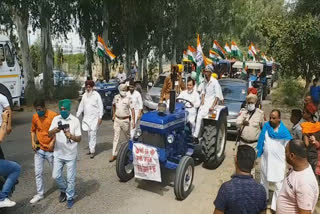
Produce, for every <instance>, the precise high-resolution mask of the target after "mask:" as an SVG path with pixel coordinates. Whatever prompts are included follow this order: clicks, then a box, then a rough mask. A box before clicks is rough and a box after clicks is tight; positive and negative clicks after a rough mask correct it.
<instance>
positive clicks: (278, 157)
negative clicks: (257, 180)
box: [261, 111, 289, 211]
mask: <svg viewBox="0 0 320 214" xmlns="http://www.w3.org/2000/svg"><path fill="white" fill-rule="evenodd" d="M269 123H270V125H271V126H272V128H273V129H274V132H278V130H279V127H280V115H279V112H278V111H273V112H271V114H270V121H269ZM261 134H263V133H261ZM288 142H289V140H288V139H275V138H271V137H270V136H269V133H268V131H266V132H265V140H264V146H263V153H262V156H261V184H262V185H263V186H264V188H265V190H266V193H267V199H269V183H273V184H274V187H275V188H274V193H273V197H272V202H271V209H272V210H274V211H276V203H277V198H278V196H279V193H280V190H281V188H282V184H283V179H284V177H285V170H286V156H285V147H286V144H287V143H288Z"/></svg>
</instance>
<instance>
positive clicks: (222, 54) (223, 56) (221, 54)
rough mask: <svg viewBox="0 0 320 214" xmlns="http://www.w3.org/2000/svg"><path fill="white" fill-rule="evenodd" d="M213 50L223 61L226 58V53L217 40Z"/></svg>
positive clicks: (214, 42)
mask: <svg viewBox="0 0 320 214" xmlns="http://www.w3.org/2000/svg"><path fill="white" fill-rule="evenodd" d="M213 50H214V51H215V52H217V53H218V54H219V55H220V56H221V58H222V59H225V58H226V51H225V50H224V49H223V48H222V47H221V46H220V45H219V43H218V41H217V40H214V41H213Z"/></svg>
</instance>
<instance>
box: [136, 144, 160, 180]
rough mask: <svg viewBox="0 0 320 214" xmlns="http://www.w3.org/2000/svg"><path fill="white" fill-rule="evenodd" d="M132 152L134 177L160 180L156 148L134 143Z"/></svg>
mask: <svg viewBox="0 0 320 214" xmlns="http://www.w3.org/2000/svg"><path fill="white" fill-rule="evenodd" d="M132 153H133V166H134V175H135V177H136V178H140V179H144V180H151V181H158V182H161V171H160V163H159V156H158V152H157V149H156V148H154V147H152V146H148V145H145V144H142V143H134V144H133V148H132Z"/></svg>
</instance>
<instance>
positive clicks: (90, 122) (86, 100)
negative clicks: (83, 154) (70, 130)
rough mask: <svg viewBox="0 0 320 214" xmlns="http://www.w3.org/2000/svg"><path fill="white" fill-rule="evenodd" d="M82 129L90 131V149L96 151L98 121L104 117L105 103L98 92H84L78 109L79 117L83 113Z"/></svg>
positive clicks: (92, 151)
mask: <svg viewBox="0 0 320 214" xmlns="http://www.w3.org/2000/svg"><path fill="white" fill-rule="evenodd" d="M82 113H83V114H84V115H83V119H82V130H83V131H88V141H89V151H90V153H95V148H96V143H97V130H98V128H99V127H98V121H99V119H102V117H103V103H102V99H101V96H100V94H99V93H98V92H96V91H92V92H91V93H87V92H86V93H84V95H83V96H82V99H81V102H80V105H79V107H78V111H77V117H79V116H80V115H81V114H82Z"/></svg>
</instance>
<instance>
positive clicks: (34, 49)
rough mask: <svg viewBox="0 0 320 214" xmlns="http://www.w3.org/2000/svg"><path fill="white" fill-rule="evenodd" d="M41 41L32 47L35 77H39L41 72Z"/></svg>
mask: <svg viewBox="0 0 320 214" xmlns="http://www.w3.org/2000/svg"><path fill="white" fill-rule="evenodd" d="M40 55H41V54H40V41H39V42H35V43H34V44H33V45H31V47H30V57H31V62H32V63H31V66H32V70H33V72H34V76H38V75H39V74H40V73H41V72H40Z"/></svg>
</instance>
